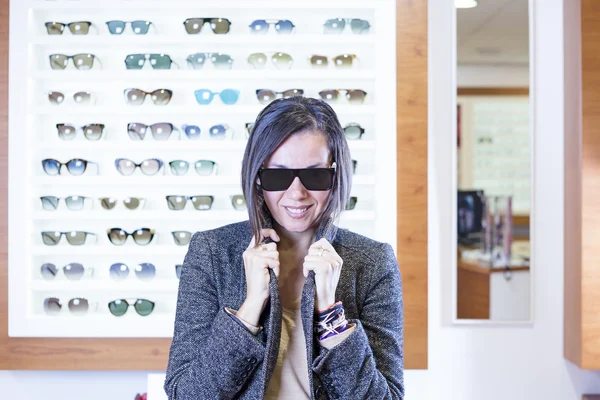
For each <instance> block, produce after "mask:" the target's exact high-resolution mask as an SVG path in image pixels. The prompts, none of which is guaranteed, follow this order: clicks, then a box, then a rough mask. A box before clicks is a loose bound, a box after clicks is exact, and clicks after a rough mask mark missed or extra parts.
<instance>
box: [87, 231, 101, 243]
mask: <svg viewBox="0 0 600 400" xmlns="http://www.w3.org/2000/svg"><path fill="white" fill-rule="evenodd" d="M86 235H87V236H93V237H94V244H96V243H98V235H96V234H95V233H92V232H86Z"/></svg>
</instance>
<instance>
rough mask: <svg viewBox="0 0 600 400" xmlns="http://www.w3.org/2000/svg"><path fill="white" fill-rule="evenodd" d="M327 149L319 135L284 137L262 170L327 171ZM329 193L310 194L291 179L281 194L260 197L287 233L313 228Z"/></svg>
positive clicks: (325, 141) (296, 180) (325, 204)
mask: <svg viewBox="0 0 600 400" xmlns="http://www.w3.org/2000/svg"><path fill="white" fill-rule="evenodd" d="M329 159H330V155H329V147H328V145H327V140H326V138H325V136H324V135H323V134H321V133H320V132H312V131H307V132H301V133H297V134H295V135H292V136H290V137H289V138H287V139H286V140H285V141H284V142H283V143H282V144H281V145H280V146H279V147H278V148H277V149H276V150H275V151H274V152H273V153H272V154H271V156H270V157H268V158H267V159H266V160H265V163H264V167H265V168H293V169H299V168H329V167H330V165H329ZM330 192H331V190H323V191H310V190H306V188H305V187H304V186H303V185H302V182H301V181H300V178H298V177H295V178H294V181H293V182H292V184H291V185H290V187H289V188H288V189H287V190H285V191H279V192H269V191H266V190H264V191H263V194H264V197H265V201H266V203H267V206H268V207H269V210H270V211H271V215H272V216H273V218H274V219H275V221H276V222H277V223H278V224H279V225H281V226H282V227H283V228H284V229H286V230H287V231H289V232H304V231H306V230H308V229H311V228H313V227H315V224H316V222H317V221H318V219H319V216H320V215H321V213H322V212H323V210H324V209H325V207H326V206H327V202H328V200H329V193H330Z"/></svg>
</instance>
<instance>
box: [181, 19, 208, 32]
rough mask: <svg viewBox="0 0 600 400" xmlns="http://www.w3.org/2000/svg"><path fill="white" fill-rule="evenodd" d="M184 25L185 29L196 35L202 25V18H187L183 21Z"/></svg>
mask: <svg viewBox="0 0 600 400" xmlns="http://www.w3.org/2000/svg"><path fill="white" fill-rule="evenodd" d="M183 25H184V27H185V31H186V32H187V33H188V34H190V35H196V34H198V33H200V31H201V30H202V26H204V19H203V18H188V19H186V20H185V22H184V23H183Z"/></svg>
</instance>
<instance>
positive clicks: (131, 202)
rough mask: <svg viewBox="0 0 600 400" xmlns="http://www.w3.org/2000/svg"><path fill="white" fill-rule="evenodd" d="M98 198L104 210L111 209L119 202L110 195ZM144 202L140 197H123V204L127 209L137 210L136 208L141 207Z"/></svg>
mask: <svg viewBox="0 0 600 400" xmlns="http://www.w3.org/2000/svg"><path fill="white" fill-rule="evenodd" d="M98 200H100V205H101V206H102V208H104V209H105V210H112V209H114V208H115V207H116V206H117V204H118V203H119V201H118V200H117V199H114V198H112V197H100V198H99V199H98ZM145 202H146V199H144V198H141V197H127V198H125V199H123V206H125V208H126V209H128V210H137V209H138V208H143V207H144V203H145Z"/></svg>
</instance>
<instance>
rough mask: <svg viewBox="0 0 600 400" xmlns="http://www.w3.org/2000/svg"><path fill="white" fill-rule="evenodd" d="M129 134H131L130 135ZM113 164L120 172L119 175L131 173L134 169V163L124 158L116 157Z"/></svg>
mask: <svg viewBox="0 0 600 400" xmlns="http://www.w3.org/2000/svg"><path fill="white" fill-rule="evenodd" d="M130 136H131V135H130ZM115 166H116V167H117V171H119V173H121V175H125V176H127V175H131V174H133V172H134V171H135V167H136V165H135V163H134V162H133V161H131V160H128V159H126V158H117V159H116V160H115Z"/></svg>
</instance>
